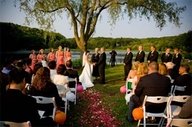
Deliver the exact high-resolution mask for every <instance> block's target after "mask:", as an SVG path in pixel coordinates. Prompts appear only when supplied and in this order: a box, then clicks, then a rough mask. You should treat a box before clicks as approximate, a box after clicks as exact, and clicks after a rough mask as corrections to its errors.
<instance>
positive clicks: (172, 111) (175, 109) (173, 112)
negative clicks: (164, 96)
mask: <svg viewBox="0 0 192 127" xmlns="http://www.w3.org/2000/svg"><path fill="white" fill-rule="evenodd" d="M189 97H190V96H188V95H178V96H173V95H172V96H171V99H170V101H169V104H168V106H169V107H168V108H169V119H168V122H167V123H168V125H169V124H170V123H172V121H173V120H174V117H175V116H177V115H179V113H180V111H181V107H180V106H178V105H174V104H173V102H177V103H185V102H187V100H188V99H189ZM176 119H178V118H176ZM177 121H178V120H176V122H177Z"/></svg>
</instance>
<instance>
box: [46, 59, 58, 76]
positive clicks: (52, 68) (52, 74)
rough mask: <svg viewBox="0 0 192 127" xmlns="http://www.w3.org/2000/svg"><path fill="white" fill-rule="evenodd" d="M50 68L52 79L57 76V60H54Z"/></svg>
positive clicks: (49, 64)
mask: <svg viewBox="0 0 192 127" xmlns="http://www.w3.org/2000/svg"><path fill="white" fill-rule="evenodd" d="M48 67H49V70H50V77H51V79H52V78H53V76H54V75H55V74H57V70H56V61H55V60H52V61H50V62H49V63H48Z"/></svg>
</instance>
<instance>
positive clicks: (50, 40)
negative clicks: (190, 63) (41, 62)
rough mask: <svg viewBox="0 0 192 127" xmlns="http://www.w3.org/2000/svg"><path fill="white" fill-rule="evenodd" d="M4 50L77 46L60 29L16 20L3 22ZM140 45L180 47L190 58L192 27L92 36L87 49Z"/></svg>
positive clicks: (191, 53) (2, 49)
mask: <svg viewBox="0 0 192 127" xmlns="http://www.w3.org/2000/svg"><path fill="white" fill-rule="evenodd" d="M0 32H1V46H0V47H1V51H2V52H6V51H16V50H23V49H25V50H31V49H36V50H38V49H40V48H50V47H53V48H57V47H58V46H59V45H62V46H63V47H69V48H71V49H78V47H77V44H76V42H75V39H74V38H66V37H64V36H63V35H61V34H60V33H55V32H49V31H44V30H41V29H37V28H30V27H26V26H20V25H16V24H13V23H0ZM138 45H143V46H144V49H145V50H146V51H149V50H150V49H149V48H150V45H155V46H156V47H157V49H158V50H159V51H163V50H164V49H165V48H166V47H171V48H175V47H177V48H180V49H181V50H182V51H183V53H185V54H186V57H187V58H192V31H188V32H187V33H183V34H180V35H178V36H169V37H160V38H142V39H138V38H110V37H94V38H91V39H90V40H89V43H88V45H87V46H88V49H94V48H95V47H102V46H104V47H105V48H107V49H113V48H114V49H119V50H120V49H122V50H125V49H126V48H127V47H131V48H132V50H137V47H138Z"/></svg>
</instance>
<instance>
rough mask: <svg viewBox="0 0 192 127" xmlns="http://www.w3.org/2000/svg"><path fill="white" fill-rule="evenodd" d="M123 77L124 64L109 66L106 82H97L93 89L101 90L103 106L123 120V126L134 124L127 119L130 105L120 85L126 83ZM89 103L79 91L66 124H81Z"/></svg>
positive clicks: (127, 126)
mask: <svg viewBox="0 0 192 127" xmlns="http://www.w3.org/2000/svg"><path fill="white" fill-rule="evenodd" d="M79 74H80V73H79ZM123 78H124V70H123V65H117V66H115V67H113V68H112V67H109V66H107V67H106V84H105V85H103V84H99V83H96V84H95V86H94V87H93V89H95V90H96V91H98V92H100V94H101V100H102V103H103V106H104V107H105V108H107V109H109V110H110V111H111V112H112V114H113V115H114V117H116V119H118V120H119V121H120V122H121V126H122V127H129V126H132V124H130V123H128V121H127V120H126V115H127V112H128V105H126V104H125V98H124V97H125V95H124V94H122V93H120V87H121V86H122V85H124V84H125V81H124V80H123ZM87 103H88V102H86V100H82V99H81V93H79V99H78V102H77V105H75V106H74V107H73V108H72V109H71V110H70V111H69V113H68V120H67V121H66V124H65V125H66V126H79V125H78V119H80V116H81V113H82V111H83V110H84V109H85V108H86V105H87ZM134 125H135V124H134ZM134 125H133V126H134Z"/></svg>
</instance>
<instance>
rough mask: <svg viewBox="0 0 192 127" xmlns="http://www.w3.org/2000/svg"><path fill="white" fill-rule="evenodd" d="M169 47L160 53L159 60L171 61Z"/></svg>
mask: <svg viewBox="0 0 192 127" xmlns="http://www.w3.org/2000/svg"><path fill="white" fill-rule="evenodd" d="M170 50H171V49H170V48H166V50H165V53H163V54H162V55H161V61H162V62H163V63H167V62H171V61H172V56H173V55H172V54H171V53H170Z"/></svg>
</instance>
